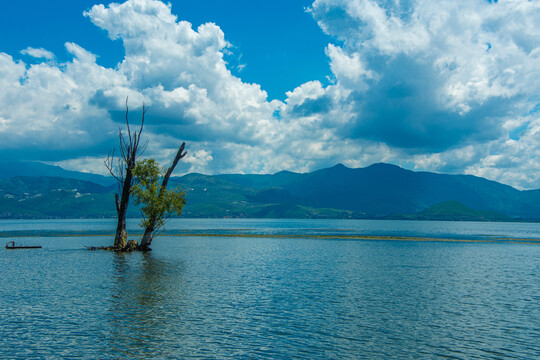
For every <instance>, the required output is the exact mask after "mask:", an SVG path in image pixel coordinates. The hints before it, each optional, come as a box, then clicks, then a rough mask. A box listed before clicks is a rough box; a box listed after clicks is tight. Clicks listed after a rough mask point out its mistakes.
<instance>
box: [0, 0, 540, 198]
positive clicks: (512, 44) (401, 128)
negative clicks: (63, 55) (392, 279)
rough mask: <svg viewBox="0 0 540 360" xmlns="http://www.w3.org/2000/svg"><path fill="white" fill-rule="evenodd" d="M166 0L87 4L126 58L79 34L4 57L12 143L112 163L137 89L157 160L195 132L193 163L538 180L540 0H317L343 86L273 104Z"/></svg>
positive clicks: (299, 91) (98, 167) (214, 38)
mask: <svg viewBox="0 0 540 360" xmlns="http://www.w3.org/2000/svg"><path fill="white" fill-rule="evenodd" d="M173 10H174V11H178V12H179V13H180V14H181V9H171V6H170V5H166V4H164V3H162V2H160V1H156V0H129V1H126V2H125V3H122V4H114V3H113V4H110V5H109V6H108V7H105V6H103V5H96V6H94V7H92V8H91V9H89V10H88V11H87V12H85V13H84V16H85V17H86V18H87V19H88V20H89V21H91V22H92V23H93V24H95V25H96V26H98V27H99V28H101V29H103V30H104V31H106V32H107V34H108V36H109V37H110V38H111V40H119V41H121V42H122V43H123V46H124V48H125V58H124V59H123V60H122V61H121V62H120V63H119V64H118V65H117V66H116V67H115V68H105V67H102V66H99V65H98V64H97V63H96V58H97V56H98V55H99V54H92V53H90V52H88V51H87V50H85V49H83V48H82V47H80V46H79V45H77V44H75V43H66V44H65V47H66V50H67V51H68V52H69V53H70V54H71V55H72V60H71V61H69V62H67V63H62V64H57V63H56V62H55V61H54V59H55V56H54V54H52V53H51V52H49V51H47V50H46V49H42V48H40V49H35V48H27V49H25V50H22V53H23V54H25V55H27V56H31V57H32V58H33V61H34V62H35V61H36V59H37V60H38V62H37V63H33V64H31V65H28V64H26V63H24V62H22V61H15V60H14V59H13V57H12V56H10V55H8V54H5V53H0V134H1V136H2V139H4V141H3V142H2V143H1V144H0V151H1V152H2V153H3V154H6V155H5V156H11V157H18V158H23V159H33V160H35V159H37V160H42V161H51V162H55V163H59V164H61V165H64V166H66V167H68V168H71V169H76V170H89V171H98V172H99V171H101V172H102V171H103V170H104V168H103V166H102V160H103V157H104V156H106V153H107V152H108V151H109V150H111V149H112V148H113V147H114V146H115V140H116V133H117V131H118V128H119V127H120V126H122V121H123V119H124V111H125V107H124V106H125V99H126V97H127V96H128V97H129V104H130V115H131V116H132V118H131V119H132V121H133V122H135V123H136V122H137V121H138V120H139V119H138V116H140V107H141V105H142V104H143V103H145V104H146V105H147V106H150V111H149V112H148V113H147V126H146V128H145V133H146V135H147V137H148V140H149V144H150V145H149V148H148V150H147V153H146V155H148V156H152V157H156V158H157V159H158V161H163V162H167V161H168V160H169V159H170V157H171V156H172V154H173V153H174V152H175V150H176V148H177V147H178V145H179V144H180V143H181V142H182V141H186V142H187V144H188V150H189V154H190V155H189V157H187V158H186V161H185V162H184V165H183V168H182V167H179V170H180V171H182V172H190V171H198V172H205V173H223V172H234V173H241V172H245V173H272V172H276V171H279V170H283V169H288V170H293V171H308V170H313V169H316V168H320V167H323V166H329V165H333V164H335V163H337V162H342V163H344V164H346V165H349V166H365V165H369V164H371V163H373V162H378V161H387V162H393V163H397V164H401V165H403V166H405V167H408V168H415V169H423V170H432V171H441V172H459V173H461V172H465V173H470V174H475V175H480V176H485V177H488V178H491V179H494V180H498V181H502V182H504V183H508V184H511V185H514V186H518V187H523V188H533V187H535V188H537V187H540V175H539V174H540V172H539V171H538V170H539V169H538V168H539V167H540V166H539V165H538V161H537V159H539V157H538V155H539V146H538V145H539V141H538V135H537V134H538V132H539V131H540V116H539V114H540V113H539V112H538V110H539V109H540V105H538V104H539V103H540V101H539V100H540V99H539V94H540V91H539V90H540V89H539V87H540V85H538V82H537V81H535V80H536V79H537V78H539V76H538V75H540V74H539V72H540V47H539V43H538V39H540V5H538V4H536V3H534V2H527V1H504V2H503V1H500V2H496V3H492V2H488V1H484V0H473V1H438V2H436V3H434V2H433V1H397V0H396V1H371V0H349V1H345V0H316V1H315V2H314V3H313V4H312V6H311V7H310V9H308V12H309V13H310V15H311V16H313V18H314V19H315V20H316V21H317V23H318V24H319V26H320V28H321V31H324V32H326V33H328V34H329V35H331V36H332V37H333V38H334V39H335V41H333V43H330V44H328V46H327V47H326V54H327V56H328V60H329V68H330V70H331V72H332V78H331V79H330V80H331V83H330V85H328V86H324V85H323V84H322V83H321V82H319V81H310V82H307V83H305V84H302V85H301V86H299V87H297V88H296V89H291V91H289V92H287V94H286V95H287V98H286V100H285V101H283V102H281V101H277V100H273V101H268V99H267V94H266V92H265V91H264V90H263V89H262V88H261V86H260V85H258V84H249V83H245V82H243V81H242V79H241V78H238V77H236V76H234V75H233V74H232V73H231V71H230V70H229V68H228V64H227V63H226V61H225V60H224V54H225V53H226V52H228V51H234V48H233V47H232V46H231V44H229V42H228V41H227V39H226V36H225V34H224V33H223V31H222V30H221V29H220V27H219V26H218V25H216V24H213V23H207V24H203V25H201V26H199V27H198V28H196V29H194V28H193V26H192V24H191V23H189V22H187V21H184V20H179V18H178V17H177V16H176V15H174V13H173Z"/></svg>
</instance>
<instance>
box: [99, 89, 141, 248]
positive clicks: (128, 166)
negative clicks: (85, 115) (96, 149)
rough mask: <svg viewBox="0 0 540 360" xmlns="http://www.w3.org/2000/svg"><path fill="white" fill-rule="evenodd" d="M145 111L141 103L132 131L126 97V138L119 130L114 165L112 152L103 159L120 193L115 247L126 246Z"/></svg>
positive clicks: (115, 196) (117, 206) (116, 202)
mask: <svg viewBox="0 0 540 360" xmlns="http://www.w3.org/2000/svg"><path fill="white" fill-rule="evenodd" d="M146 111H147V109H146V108H145V106H144V104H143V109H142V120H141V127H140V129H139V131H138V132H137V131H136V130H135V131H133V133H132V132H131V129H130V127H129V120H128V112H129V108H128V99H127V98H126V127H127V135H128V136H127V138H126V137H125V136H124V134H123V133H122V129H120V130H119V132H118V138H119V142H120V156H119V158H118V163H117V165H116V166H115V164H114V152H113V153H112V155H111V154H110V155H108V156H107V160H105V166H106V167H107V169H108V170H109V172H110V174H111V175H112V176H113V177H114V178H115V179H116V180H117V181H118V188H119V191H120V195H118V193H116V194H114V199H115V205H116V214H117V216H118V222H117V225H116V234H115V237H114V248H115V249H124V248H125V247H126V242H127V232H126V214H127V210H128V205H129V196H130V194H131V186H132V185H133V169H134V168H135V163H136V161H137V158H138V157H139V156H140V155H141V154H142V153H143V152H144V150H145V148H146V144H142V145H141V143H140V140H141V133H142V130H143V127H144V115H145V113H146ZM115 167H116V169H115Z"/></svg>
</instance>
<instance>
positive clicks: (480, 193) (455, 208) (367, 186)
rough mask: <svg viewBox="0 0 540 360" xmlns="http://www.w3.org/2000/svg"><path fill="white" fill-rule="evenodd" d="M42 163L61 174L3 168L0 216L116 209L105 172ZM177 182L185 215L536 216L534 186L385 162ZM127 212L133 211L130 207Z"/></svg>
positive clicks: (539, 198) (538, 196)
mask: <svg viewBox="0 0 540 360" xmlns="http://www.w3.org/2000/svg"><path fill="white" fill-rule="evenodd" d="M14 169H16V167H15V166H14V167H12V168H11V173H15V172H16V171H15V170H14ZM60 169H61V168H60ZM41 170H43V171H52V172H54V171H59V172H60V173H62V174H63V175H65V176H62V177H50V176H40V177H28V176H26V177H10V178H6V177H7V175H8V173H4V174H3V177H4V179H0V217H101V216H104V217H109V216H114V201H113V200H112V191H113V190H114V189H115V186H114V185H112V186H103V183H105V184H106V183H107V181H104V180H103V179H102V178H103V177H101V178H98V180H100V181H101V185H99V184H96V183H95V182H89V181H86V180H84V179H78V178H72V179H71V180H67V179H68V178H69V177H72V175H73V176H74V175H77V177H79V178H80V177H81V176H83V175H81V174H80V173H76V174H73V172H64V171H61V170H62V169H61V170H58V169H50V168H43V169H41ZM33 173H34V174H36V173H38V172H36V171H34V172H33ZM87 175H91V174H87ZM108 181H110V179H109V180H108ZM109 184H110V182H109ZM178 185H180V186H181V187H182V189H183V191H184V192H185V193H186V196H187V205H186V207H185V208H184V213H183V216H186V217H270V218H370V219H376V218H388V217H393V218H408V219H413V218H414V219H452V220H465V219H467V220H489V221H501V220H511V219H519V220H538V219H540V190H530V191H519V190H517V189H514V188H512V187H510V186H507V185H503V184H500V183H497V182H494V181H490V180H486V179H483V178H479V177H475V176H470V175H445V174H436V173H429V172H414V171H409V170H405V169H402V168H400V167H398V166H395V165H389V164H374V165H371V166H368V167H366V168H358V169H351V168H348V167H346V166H344V165H341V164H338V165H336V166H334V167H331V168H327V169H321V170H317V171H314V172H311V173H305V174H299V173H294V172H288V171H282V172H279V173H276V174H273V175H239V174H229V175H227V174H225V175H214V176H211V175H204V174H196V173H193V174H188V175H185V176H183V177H175V178H171V180H170V182H169V186H170V187H173V186H178ZM77 194H79V195H77ZM399 214H405V215H399ZM130 216H138V211H137V210H136V209H135V208H134V207H131V208H130Z"/></svg>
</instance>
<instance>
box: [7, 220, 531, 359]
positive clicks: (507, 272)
mask: <svg viewBox="0 0 540 360" xmlns="http://www.w3.org/2000/svg"><path fill="white" fill-rule="evenodd" d="M136 227H137V222H136V221H132V222H130V223H129V228H130V229H131V230H132V231H134V230H136ZM167 228H168V232H166V233H164V235H162V236H160V237H157V238H156V239H155V240H154V243H153V246H152V248H153V251H152V252H150V253H147V254H141V253H133V254H123V255H122V254H115V253H111V252H105V251H88V250H86V249H85V246H101V245H110V244H111V243H112V237H111V236H110V235H107V234H111V233H112V232H113V231H114V221H113V220H68V221H62V220H54V221H50V220H47V221H41V220H31V221H12V220H9V221H8V220H5V221H0V236H2V237H3V240H5V241H6V242H7V241H9V240H12V239H14V240H15V241H16V242H17V243H20V244H27V245H33V244H39V245H42V246H43V249H37V250H5V249H3V248H2V249H1V250H0V271H1V276H0V329H1V336H0V358H1V359H29V358H31V359H49V358H63V359H142V358H154V359H185V358H195V359H198V358H202V359H222V358H234V359H437V358H440V359H447V358H451V359H537V358H540V341H539V339H540V246H539V241H538V240H537V239H540V225H539V224H528V223H472V222H471V223H461V222H418V221H362V220H232V219H231V220H224V219H216V220H214V219H212V220H190V219H178V220H176V219H175V220H172V221H171V222H170V223H169V224H168V225H167ZM206 234H211V235H216V234H222V235H227V236H221V237H220V236H217V237H216V236H209V235H208V236H207V235H206ZM234 234H238V235H239V236H236V235H234ZM246 234H247V235H249V236H250V237H245V236H242V235H246ZM343 234H346V235H352V236H354V235H361V236H368V237H369V236H373V237H376V236H400V237H424V238H430V239H431V240H430V241H406V239H401V240H399V241H395V240H393V241H389V240H384V241H383V240H369V239H347V238H343ZM257 235H261V236H260V237H258V236H257ZM269 235H294V237H271V236H269ZM321 235H323V236H324V238H321ZM334 235H335V237H334V238H332V237H333V236H334ZM437 239H456V240H460V241H457V242H447V241H436V240H437ZM501 239H504V240H501ZM509 239H510V240H509ZM523 239H524V240H523ZM464 240H478V241H480V242H465V241H464Z"/></svg>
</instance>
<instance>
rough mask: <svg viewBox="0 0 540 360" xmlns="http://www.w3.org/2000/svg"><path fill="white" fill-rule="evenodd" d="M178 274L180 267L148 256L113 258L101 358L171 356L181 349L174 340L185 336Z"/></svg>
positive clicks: (182, 287)
mask: <svg viewBox="0 0 540 360" xmlns="http://www.w3.org/2000/svg"><path fill="white" fill-rule="evenodd" d="M183 270H184V269H183V266H182V264H181V263H172V262H170V261H165V260H161V259H157V258H156V257H155V256H153V255H152V253H130V254H122V253H119V254H114V262H113V274H112V275H113V276H112V282H111V303H110V308H109V312H108V317H109V322H110V326H109V331H110V333H109V334H107V335H106V336H105V338H107V339H108V342H109V344H108V345H107V347H108V348H107V349H104V352H105V353H107V354H111V353H113V354H118V355H120V356H126V357H139V358H140V357H152V358H156V357H157V358H163V357H167V356H172V353H173V352H174V348H175V347H177V346H179V344H180V343H181V339H179V338H178V337H179V334H185V333H186V331H185V330H186V329H185V327H186V324H185V322H184V321H182V309H183V308H184V295H185V279H184V271H183Z"/></svg>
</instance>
